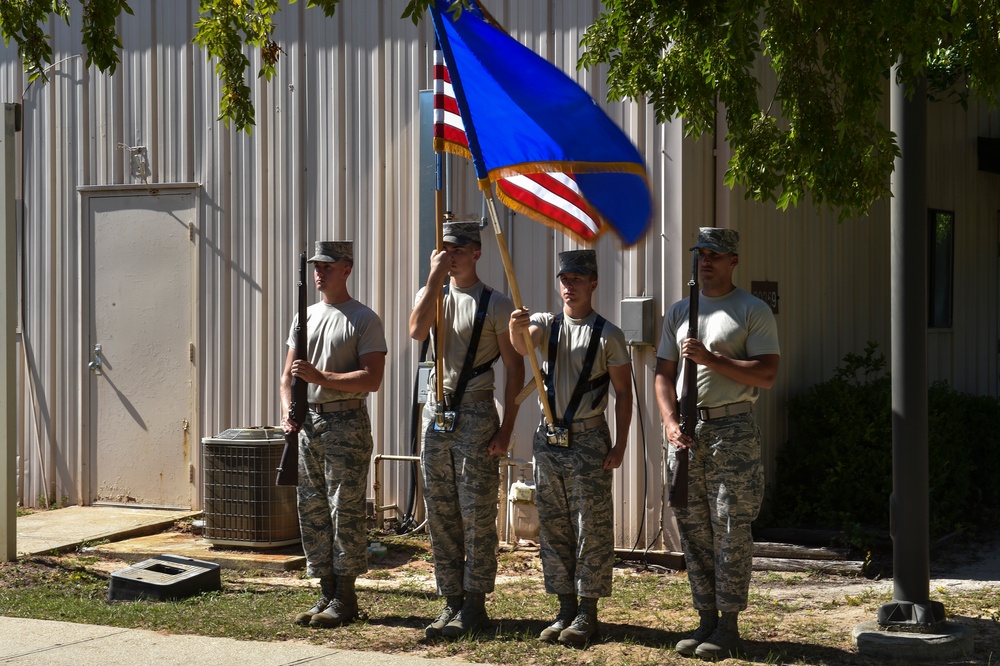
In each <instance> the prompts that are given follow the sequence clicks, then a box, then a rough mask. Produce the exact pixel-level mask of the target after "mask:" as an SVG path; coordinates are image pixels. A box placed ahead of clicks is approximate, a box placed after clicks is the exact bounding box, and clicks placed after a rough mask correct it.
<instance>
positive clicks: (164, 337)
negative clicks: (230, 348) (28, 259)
mask: <svg viewBox="0 0 1000 666" xmlns="http://www.w3.org/2000/svg"><path fill="white" fill-rule="evenodd" d="M196 203H197V201H196V195H195V193H194V191H192V190H190V189H185V190H174V191H172V190H158V191H155V192H147V191H145V190H144V189H143V190H126V191H122V192H108V193H104V192H89V193H85V195H84V215H85V219H86V220H88V222H89V224H88V225H87V226H88V230H89V241H90V252H89V262H88V263H89V273H90V283H89V288H90V294H89V295H90V299H89V300H88V302H89V303H90V305H91V307H90V313H89V315H90V316H89V318H90V320H91V321H90V324H91V326H90V343H89V346H88V350H89V351H90V355H89V357H90V361H91V362H90V366H89V369H88V370H86V372H87V373H88V374H89V376H90V391H89V403H90V405H89V406H90V408H89V413H90V416H91V418H90V421H89V424H88V426H87V427H86V431H89V456H87V458H88V460H89V463H90V474H89V477H90V483H89V495H90V499H91V501H93V502H110V503H125V504H138V505H146V506H166V507H191V506H193V503H194V502H196V501H197V492H196V487H195V479H196V477H197V475H196V473H195V472H196V469H195V466H196V464H197V452H198V446H197V442H196V441H195V440H193V438H192V433H193V431H192V428H191V425H190V424H191V423H192V422H193V420H194V418H193V416H194V413H193V412H194V405H195V363H194V348H193V344H192V341H193V340H194V335H193V325H192V324H193V321H194V314H193V306H192V303H193V298H192V285H193V283H194V266H195V264H194V261H195V252H194V247H195V246H194V242H193V240H192V237H193V233H192V232H191V231H190V229H192V228H193V226H192V225H193V223H194V221H195V214H196V213H195V211H196Z"/></svg>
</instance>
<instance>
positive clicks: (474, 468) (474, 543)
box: [420, 398, 500, 596]
mask: <svg viewBox="0 0 1000 666" xmlns="http://www.w3.org/2000/svg"><path fill="white" fill-rule="evenodd" d="M434 413H435V408H434V406H433V405H430V404H428V405H427V406H425V407H424V415H423V429H424V441H423V448H422V450H421V452H420V463H421V465H420V467H421V470H422V473H423V482H424V506H425V507H426V509H427V531H428V532H429V533H430V537H431V551H432V553H433V555H434V577H435V578H436V579H437V589H438V594H440V595H442V596H459V595H462V594H463V593H464V592H482V593H489V592H492V591H493V588H494V585H495V584H496V576H497V548H498V547H499V545H500V540H499V537H498V536H497V495H498V492H499V488H500V459H499V458H498V457H497V456H491V455H490V454H489V452H488V448H489V444H490V440H491V439H492V438H493V435H494V434H496V431H497V430H499V429H500V417H499V415H498V414H497V408H496V404H494V402H493V400H492V398H491V399H490V400H479V401H476V402H468V403H465V404H464V405H461V406H460V409H459V411H458V420H457V422H456V425H455V430H453V431H452V432H439V431H435V430H433V429H432V428H431V425H432V423H433V421H434ZM463 591H464V592H463Z"/></svg>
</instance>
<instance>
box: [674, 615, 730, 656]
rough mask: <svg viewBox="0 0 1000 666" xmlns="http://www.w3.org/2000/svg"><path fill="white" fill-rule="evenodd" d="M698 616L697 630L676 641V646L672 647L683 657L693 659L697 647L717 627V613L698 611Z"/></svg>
mask: <svg viewBox="0 0 1000 666" xmlns="http://www.w3.org/2000/svg"><path fill="white" fill-rule="evenodd" d="M698 616H699V617H701V623H700V624H699V625H698V628H697V629H695V630H694V633H692V634H691V635H690V636H688V637H687V638H685V639H683V640H680V641H677V645H675V646H674V649H675V650H677V651H678V652H679V653H681V654H682V655H684V656H685V657H693V656H694V652H695V650H697V649H698V646H699V645H701V644H702V643H704V642H705V641H706V640H708V637H709V636H711V635H712V632H714V631H715V628H716V627H718V626H719V611H717V610H707V611H698Z"/></svg>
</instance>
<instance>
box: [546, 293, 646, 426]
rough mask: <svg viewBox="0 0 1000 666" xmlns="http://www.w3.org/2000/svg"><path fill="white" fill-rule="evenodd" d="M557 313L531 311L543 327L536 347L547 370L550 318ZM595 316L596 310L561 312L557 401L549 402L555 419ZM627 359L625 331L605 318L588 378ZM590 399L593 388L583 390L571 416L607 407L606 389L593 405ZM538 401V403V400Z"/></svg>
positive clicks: (592, 413)
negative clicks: (574, 313) (581, 313)
mask: <svg viewBox="0 0 1000 666" xmlns="http://www.w3.org/2000/svg"><path fill="white" fill-rule="evenodd" d="M557 314H558V313H557V312H540V313H537V314H533V315H531V323H532V324H535V325H537V326H538V327H540V328H541V330H542V340H541V342H540V343H539V346H538V349H539V350H540V351H541V357H542V361H543V364H542V365H543V370H544V371H545V373H546V374H548V372H549V360H548V358H549V337H550V334H551V333H552V321H553V320H554V319H555V317H556V315H557ZM595 319H597V313H596V312H591V313H590V315H589V316H587V317H585V318H584V319H572V318H570V317H567V316H565V315H563V320H562V323H561V324H560V326H559V341H558V343H557V347H556V377H555V389H556V404H555V405H553V406H552V408H553V411H554V412H555V417H556V418H557V419H558V420H562V419H563V417H564V416H565V414H566V407H567V405H568V404H569V400H570V398H571V397H572V396H573V390H574V389H576V384H577V382H578V381H579V379H580V372H581V371H582V370H583V361H584V359H585V358H586V357H587V347H588V346H589V345H590V337H591V333H592V332H593V323H594V320H595ZM630 362H631V360H630V359H629V355H628V344H627V343H626V342H625V334H624V333H622V330H621V329H620V328H618V327H617V326H615V325H614V324H612V323H611V322H610V321H606V322H605V324H604V328H603V329H602V330H601V342H600V346H599V347H598V348H597V356H596V357H595V358H594V365H593V367H592V368H591V371H590V377H588V378H587V379H588V380H590V379H594V378H595V377H600V376H601V375H603V374H604V373H606V372H607V371H608V368H615V367H618V366H621V365H626V364H628V363H630ZM541 391H545V387H542V388H541ZM593 401H594V393H593V392H589V393H586V394H584V396H583V399H582V400H581V401H580V406H579V407H577V410H576V413H575V414H574V415H573V420H574V421H578V420H580V419H587V418H590V417H592V416H598V415H600V414H603V413H604V411H605V410H606V409H607V408H608V393H607V392H606V393H605V394H604V396H603V397H602V398H601V400H600V401H599V402H598V403H597V405H593ZM540 405H541V403H539V406H540ZM592 405H593V406H592Z"/></svg>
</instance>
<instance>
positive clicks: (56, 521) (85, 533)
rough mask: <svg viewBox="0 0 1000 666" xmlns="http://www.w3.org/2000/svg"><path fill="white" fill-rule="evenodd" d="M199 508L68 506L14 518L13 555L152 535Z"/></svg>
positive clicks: (74, 547) (61, 549)
mask: <svg viewBox="0 0 1000 666" xmlns="http://www.w3.org/2000/svg"><path fill="white" fill-rule="evenodd" d="M200 514H201V512H200V511H190V510H172V509H148V508H140V507H121V506H70V507H66V508H65V509H55V510H52V511H38V512H35V513H32V514H29V515H26V516H18V518H17V554H18V555H46V554H48V553H51V552H62V551H67V550H74V549H76V548H78V547H79V546H80V545H81V544H84V543H93V542H96V541H102V540H105V539H107V540H109V541H117V540H121V539H127V538H130V537H134V536H140V535H145V534H155V533H156V532H161V531H163V530H165V529H169V528H170V526H171V525H173V524H174V522H176V521H178V520H181V519H183V518H189V517H194V516H198V515H200Z"/></svg>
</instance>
